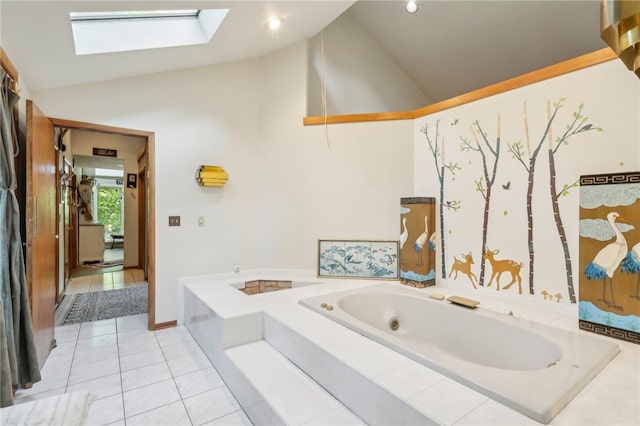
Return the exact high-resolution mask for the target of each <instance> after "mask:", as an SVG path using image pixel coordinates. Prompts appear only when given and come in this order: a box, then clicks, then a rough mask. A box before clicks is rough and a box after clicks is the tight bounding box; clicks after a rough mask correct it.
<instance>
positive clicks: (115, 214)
mask: <svg viewBox="0 0 640 426" xmlns="http://www.w3.org/2000/svg"><path fill="white" fill-rule="evenodd" d="M97 192H98V196H97V210H98V223H101V224H103V225H104V240H105V241H110V240H111V234H116V235H122V234H124V220H123V219H124V204H123V202H122V186H120V187H116V186H100V187H98V189H97Z"/></svg>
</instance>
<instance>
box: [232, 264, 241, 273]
mask: <svg viewBox="0 0 640 426" xmlns="http://www.w3.org/2000/svg"><path fill="white" fill-rule="evenodd" d="M233 272H240V265H238V264H237V263H236V264H235V265H233Z"/></svg>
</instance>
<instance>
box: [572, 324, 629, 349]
mask: <svg viewBox="0 0 640 426" xmlns="http://www.w3.org/2000/svg"><path fill="white" fill-rule="evenodd" d="M578 326H579V327H580V329H581V330H585V331H590V332H592V333H596V334H600V335H603V336H607V337H613V338H614V339H620V340H624V341H625V342H631V343H636V344H640V333H636V332H633V331H629V330H622V329H619V328H615V327H610V326H608V325H602V324H596V323H593V322H589V321H584V320H578Z"/></svg>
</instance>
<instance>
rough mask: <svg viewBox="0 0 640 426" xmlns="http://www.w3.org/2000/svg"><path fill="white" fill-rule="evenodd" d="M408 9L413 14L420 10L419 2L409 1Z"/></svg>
mask: <svg viewBox="0 0 640 426" xmlns="http://www.w3.org/2000/svg"><path fill="white" fill-rule="evenodd" d="M406 9H407V12H409V13H411V14H413V13H416V12H417V11H418V3H416V2H415V0H409V1H408V2H407V6H406Z"/></svg>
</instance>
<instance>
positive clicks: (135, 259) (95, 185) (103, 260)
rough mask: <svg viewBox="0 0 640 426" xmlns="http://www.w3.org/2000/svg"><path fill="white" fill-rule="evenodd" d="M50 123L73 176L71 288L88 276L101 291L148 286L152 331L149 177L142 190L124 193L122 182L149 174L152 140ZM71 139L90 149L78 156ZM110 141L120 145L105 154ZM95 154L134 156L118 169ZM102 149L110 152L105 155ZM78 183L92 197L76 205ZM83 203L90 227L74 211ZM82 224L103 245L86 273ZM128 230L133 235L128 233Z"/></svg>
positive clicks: (123, 132)
mask: <svg viewBox="0 0 640 426" xmlns="http://www.w3.org/2000/svg"><path fill="white" fill-rule="evenodd" d="M51 121H52V123H53V125H54V126H55V127H56V128H58V129H64V131H65V132H64V133H65V141H66V143H67V147H66V148H67V157H70V159H71V162H72V164H73V169H74V171H76V173H77V174H76V176H75V187H76V189H77V191H76V195H77V196H78V199H77V200H76V206H75V207H76V208H71V209H70V210H71V211H72V213H75V218H73V214H71V216H72V218H71V219H70V222H71V228H73V229H72V231H71V238H69V240H70V241H69V242H70V243H71V245H75V256H76V257H75V258H74V259H70V263H71V264H72V266H73V268H72V270H73V273H72V274H71V276H72V279H71V283H70V286H73V284H74V281H81V280H77V279H76V278H79V277H82V276H90V275H100V276H101V278H100V279H99V280H100V281H101V284H102V285H103V287H104V286H106V287H107V288H103V289H102V290H109V289H118V288H124V287H127V288H129V287H131V286H133V285H145V286H148V327H149V329H151V330H153V329H155V328H156V326H157V325H156V324H155V271H154V270H153V257H154V251H153V241H154V235H155V232H154V226H153V224H154V223H155V217H154V216H155V215H154V209H153V202H154V199H155V197H154V193H153V189H152V188H150V184H151V183H152V181H153V176H152V175H151V174H150V173H147V174H145V177H146V179H145V180H144V181H142V182H140V185H144V188H131V187H129V185H127V176H128V175H129V176H131V175H133V176H136V178H137V177H138V175H139V173H140V172H141V171H151V170H153V165H154V159H153V155H154V134H153V133H152V132H143V131H137V130H130V129H123V128H115V127H110V126H101V125H95V124H91V123H80V122H75V121H68V120H61V119H51ZM74 133H76V137H75V141H76V142H77V141H78V139H79V138H78V136H77V135H78V134H81V133H82V134H84V135H85V136H86V137H88V138H90V139H91V142H90V143H89V146H90V147H89V148H86V147H85V148H84V149H85V151H82V150H78V149H77V148H78V146H75V147H74V136H73V134H74ZM87 135H88V136H87ZM114 139H119V140H120V142H119V143H120V144H121V145H120V146H119V147H116V148H109V143H110V141H112V140H114ZM133 142H135V143H133ZM96 148H98V149H99V152H100V153H102V152H116V151H117V152H118V156H121V155H120V154H122V153H123V152H124V151H127V150H129V151H133V153H131V152H129V154H127V155H128V157H127V158H128V159H126V160H125V161H124V162H125V163H126V164H125V165H124V167H123V164H122V159H118V158H109V157H102V156H100V155H92V154H93V153H95V149H96ZM103 148H109V149H107V150H104V149H103ZM87 149H88V151H87ZM118 160H119V161H120V162H119V163H118ZM83 179H84V180H85V184H87V183H88V184H89V185H88V188H89V192H90V194H91V196H90V197H87V198H88V200H86V201H85V200H81V199H80V198H81V197H80V196H79V194H80V191H79V189H80V186H81V182H82V181H83ZM85 189H87V188H85ZM141 189H144V193H145V194H146V195H147V197H146V199H145V203H144V205H143V207H144V208H142V209H139V206H140V203H139V200H137V198H138V192H139V190H141ZM83 201H84V202H85V204H86V206H85V207H86V209H87V210H88V211H89V213H90V215H89V217H90V219H89V221H90V222H91V223H87V219H86V218H84V217H83V216H81V215H83V212H84V210H82V209H79V208H77V207H78V206H79V205H80V203H82V202H83ZM134 207H135V208H134ZM132 208H133V210H135V214H134V215H133V216H131V212H130V211H128V210H130V209H132ZM82 221H84V224H85V225H88V226H87V228H88V229H90V227H91V226H95V227H96V228H98V229H99V231H94V232H96V233H98V234H99V241H100V242H99V244H102V249H101V251H102V256H101V257H100V258H99V259H97V260H98V261H99V262H98V263H100V265H97V266H99V267H96V265H95V264H94V265H92V266H93V268H86V267H85V266H89V264H87V262H86V260H87V259H84V258H81V256H82V252H83V248H82V241H81V238H80V232H79V231H80V227H81V226H82V225H81V222H82ZM139 223H144V224H145V233H144V234H142V235H143V236H144V237H143V239H142V240H141V238H140V235H141V234H140V232H139V230H138V229H137V227H138V226H137V225H138V224H139ZM132 225H133V227H132ZM131 227H132V229H130V228H131ZM74 235H76V236H77V237H78V238H77V239H76V240H75V241H73V240H74V238H72V237H73V236H74ZM140 247H142V248H144V249H145V251H144V253H145V254H146V255H145V257H144V258H142V259H140V258H139V256H138V254H139V251H140V250H139V249H140ZM69 252H71V253H72V254H73V252H74V250H69ZM81 259H82V260H83V261H82V262H81V261H80V260H81ZM89 261H91V259H89ZM94 262H95V260H94ZM61 263H62V262H61ZM84 282H85V285H84V287H85V290H88V289H90V287H89V288H87V287H88V286H87V281H86V279H85V280H84ZM109 287H110V288H109ZM96 289H97V286H94V290H96ZM67 290H68V289H67ZM76 290H77V289H76Z"/></svg>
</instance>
